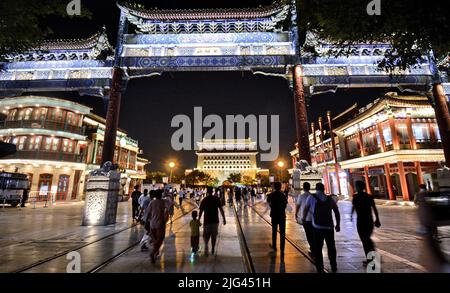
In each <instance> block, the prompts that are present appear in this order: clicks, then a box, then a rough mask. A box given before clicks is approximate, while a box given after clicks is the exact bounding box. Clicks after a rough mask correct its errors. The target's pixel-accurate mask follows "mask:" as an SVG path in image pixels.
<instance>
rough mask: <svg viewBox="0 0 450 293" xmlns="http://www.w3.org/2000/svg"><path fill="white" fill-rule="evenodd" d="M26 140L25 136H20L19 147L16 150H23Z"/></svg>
mask: <svg viewBox="0 0 450 293" xmlns="http://www.w3.org/2000/svg"><path fill="white" fill-rule="evenodd" d="M26 139H27V137H26V136H21V137H20V139H19V145H18V149H19V150H23V148H24V146H25V140H26Z"/></svg>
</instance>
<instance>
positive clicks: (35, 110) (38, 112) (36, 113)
mask: <svg viewBox="0 0 450 293" xmlns="http://www.w3.org/2000/svg"><path fill="white" fill-rule="evenodd" d="M39 114H40V111H39V108H36V109H34V112H33V120H39Z"/></svg>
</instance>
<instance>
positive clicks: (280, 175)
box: [277, 161, 284, 182]
mask: <svg viewBox="0 0 450 293" xmlns="http://www.w3.org/2000/svg"><path fill="white" fill-rule="evenodd" d="M277 166H278V168H280V170H279V180H280V182H283V178H282V172H283V167H284V162H283V161H278V162H277Z"/></svg>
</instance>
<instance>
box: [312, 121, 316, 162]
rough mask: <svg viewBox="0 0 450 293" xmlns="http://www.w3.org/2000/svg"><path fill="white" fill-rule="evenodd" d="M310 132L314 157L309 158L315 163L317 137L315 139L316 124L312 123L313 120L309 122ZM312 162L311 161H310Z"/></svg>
mask: <svg viewBox="0 0 450 293" xmlns="http://www.w3.org/2000/svg"><path fill="white" fill-rule="evenodd" d="M311 133H312V135H313V144H314V147H313V152H314V158H312V159H311V160H314V161H315V162H316V163H317V147H316V146H317V139H316V126H315V124H314V122H312V123H311ZM311 163H312V162H311Z"/></svg>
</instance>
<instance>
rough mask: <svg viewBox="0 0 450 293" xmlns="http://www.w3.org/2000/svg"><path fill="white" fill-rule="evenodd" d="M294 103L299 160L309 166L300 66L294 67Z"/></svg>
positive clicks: (309, 156) (306, 118) (304, 103)
mask: <svg viewBox="0 0 450 293" xmlns="http://www.w3.org/2000/svg"><path fill="white" fill-rule="evenodd" d="M294 101H295V118H296V119H295V122H296V126H297V142H298V152H299V159H300V160H306V161H307V162H308V163H309V164H311V153H310V149H309V135H308V115H307V113H306V100H305V91H304V88H303V70H302V67H301V66H300V65H297V66H295V67H294Z"/></svg>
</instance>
